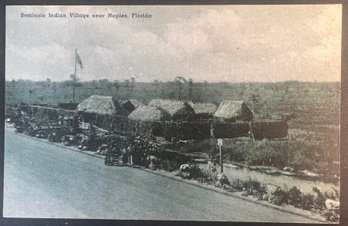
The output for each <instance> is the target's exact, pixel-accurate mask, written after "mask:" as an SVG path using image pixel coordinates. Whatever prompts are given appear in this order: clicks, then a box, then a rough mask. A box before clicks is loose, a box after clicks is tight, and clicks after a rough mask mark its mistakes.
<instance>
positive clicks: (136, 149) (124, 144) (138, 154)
mask: <svg viewBox="0 0 348 226" xmlns="http://www.w3.org/2000/svg"><path fill="white" fill-rule="evenodd" d="M160 151H161V147H160V145H159V144H158V143H156V142H155V139H154V138H153V137H142V136H136V137H127V138H121V137H110V139H109V142H108V147H107V150H106V154H105V165H121V164H122V165H128V166H135V165H137V166H140V165H142V166H147V165H148V164H149V163H150V155H155V154H156V153H158V152H160Z"/></svg>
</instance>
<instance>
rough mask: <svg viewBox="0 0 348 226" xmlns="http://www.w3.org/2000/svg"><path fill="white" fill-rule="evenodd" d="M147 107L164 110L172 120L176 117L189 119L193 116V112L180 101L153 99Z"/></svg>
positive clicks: (187, 105) (185, 103) (186, 104)
mask: <svg viewBox="0 0 348 226" xmlns="http://www.w3.org/2000/svg"><path fill="white" fill-rule="evenodd" d="M148 105H149V106H154V107H158V108H160V109H162V110H164V111H165V112H167V113H168V114H169V115H170V116H171V117H172V118H173V117H178V116H183V117H185V116H188V117H190V116H193V115H194V114H195V111H194V110H193V108H192V107H191V106H190V105H189V104H188V103H187V102H185V101H180V100H164V99H154V100H151V101H150V103H149V104H148Z"/></svg>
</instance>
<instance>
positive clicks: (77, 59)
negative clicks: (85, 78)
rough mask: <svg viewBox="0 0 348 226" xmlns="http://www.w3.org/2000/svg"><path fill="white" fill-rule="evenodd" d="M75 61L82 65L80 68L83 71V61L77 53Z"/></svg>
mask: <svg viewBox="0 0 348 226" xmlns="http://www.w3.org/2000/svg"><path fill="white" fill-rule="evenodd" d="M75 61H76V62H77V63H78V64H79V65H80V68H81V69H82V68H83V65H82V61H81V58H80V56H79V54H77V52H76V54H75Z"/></svg>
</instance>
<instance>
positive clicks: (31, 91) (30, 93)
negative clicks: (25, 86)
mask: <svg viewBox="0 0 348 226" xmlns="http://www.w3.org/2000/svg"><path fill="white" fill-rule="evenodd" d="M33 94H34V90H33V89H30V90H29V104H30V105H31V96H32V95H33Z"/></svg>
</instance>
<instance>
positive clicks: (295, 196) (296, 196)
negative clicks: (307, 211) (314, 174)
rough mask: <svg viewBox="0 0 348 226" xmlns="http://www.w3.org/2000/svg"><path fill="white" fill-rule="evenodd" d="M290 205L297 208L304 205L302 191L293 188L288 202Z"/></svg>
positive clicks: (289, 193)
mask: <svg viewBox="0 0 348 226" xmlns="http://www.w3.org/2000/svg"><path fill="white" fill-rule="evenodd" d="M287 203H288V204H289V205H293V206H295V207H300V206H301V203H302V194H301V191H300V190H299V189H298V188H297V187H296V186H294V187H292V188H291V189H290V190H289V192H288V201H287Z"/></svg>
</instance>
